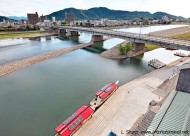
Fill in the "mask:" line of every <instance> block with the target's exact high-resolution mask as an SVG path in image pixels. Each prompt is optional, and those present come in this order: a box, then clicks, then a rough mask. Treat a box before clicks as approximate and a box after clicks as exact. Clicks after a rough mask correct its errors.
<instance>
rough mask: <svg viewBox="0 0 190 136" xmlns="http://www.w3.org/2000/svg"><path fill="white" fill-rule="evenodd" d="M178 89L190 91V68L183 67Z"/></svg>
mask: <svg viewBox="0 0 190 136" xmlns="http://www.w3.org/2000/svg"><path fill="white" fill-rule="evenodd" d="M176 90H177V91H180V92H185V93H190V68H186V69H181V71H180V74H179V79H178V83H177V86H176Z"/></svg>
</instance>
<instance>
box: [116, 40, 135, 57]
mask: <svg viewBox="0 0 190 136" xmlns="http://www.w3.org/2000/svg"><path fill="white" fill-rule="evenodd" d="M131 47H132V45H131V43H127V44H125V45H120V46H119V47H118V50H119V52H120V54H122V55H124V54H126V53H128V52H129V51H130V50H131Z"/></svg>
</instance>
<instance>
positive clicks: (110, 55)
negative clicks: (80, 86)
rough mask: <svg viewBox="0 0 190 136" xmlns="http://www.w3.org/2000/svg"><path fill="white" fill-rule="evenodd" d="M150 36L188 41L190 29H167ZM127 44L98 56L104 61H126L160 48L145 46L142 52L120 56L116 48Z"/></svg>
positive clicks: (131, 52) (186, 27)
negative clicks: (104, 59)
mask: <svg viewBox="0 0 190 136" xmlns="http://www.w3.org/2000/svg"><path fill="white" fill-rule="evenodd" d="M150 35H156V36H168V37H169V36H170V37H173V38H180V39H185V40H189V39H190V29H189V26H185V27H179V28H172V29H167V30H162V31H156V32H152V33H150ZM126 43H128V41H124V42H123V43H121V44H119V45H117V46H114V47H112V48H111V49H109V50H107V51H105V52H102V53H101V54H100V56H101V57H103V58H106V59H116V60H119V59H127V58H130V57H134V56H138V55H140V54H143V53H145V52H147V51H151V50H154V49H157V48H160V46H157V45H153V44H145V48H144V50H141V51H138V52H137V51H132V50H131V51H129V52H128V53H127V54H125V55H122V54H120V52H119V51H118V47H119V46H121V45H124V44H126Z"/></svg>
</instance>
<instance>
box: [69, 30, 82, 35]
mask: <svg viewBox="0 0 190 136" xmlns="http://www.w3.org/2000/svg"><path fill="white" fill-rule="evenodd" d="M70 35H71V36H80V34H79V32H78V31H70Z"/></svg>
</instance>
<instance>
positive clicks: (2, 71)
mask: <svg viewBox="0 0 190 136" xmlns="http://www.w3.org/2000/svg"><path fill="white" fill-rule="evenodd" d="M92 44H93V43H92V42H89V43H84V44H79V45H75V46H73V47H69V48H64V49H60V50H56V51H51V52H48V53H44V54H41V55H37V56H33V57H30V58H26V59H22V60H18V61H15V62H12V63H8V64H5V65H3V66H0V76H3V75H6V74H9V73H11V72H14V71H17V70H19V69H21V68H24V67H27V66H30V65H32V64H35V63H38V62H41V61H44V60H47V59H50V58H54V57H57V56H60V55H63V54H66V53H69V52H72V51H75V50H77V49H81V48H84V47H87V46H90V45H92Z"/></svg>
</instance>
